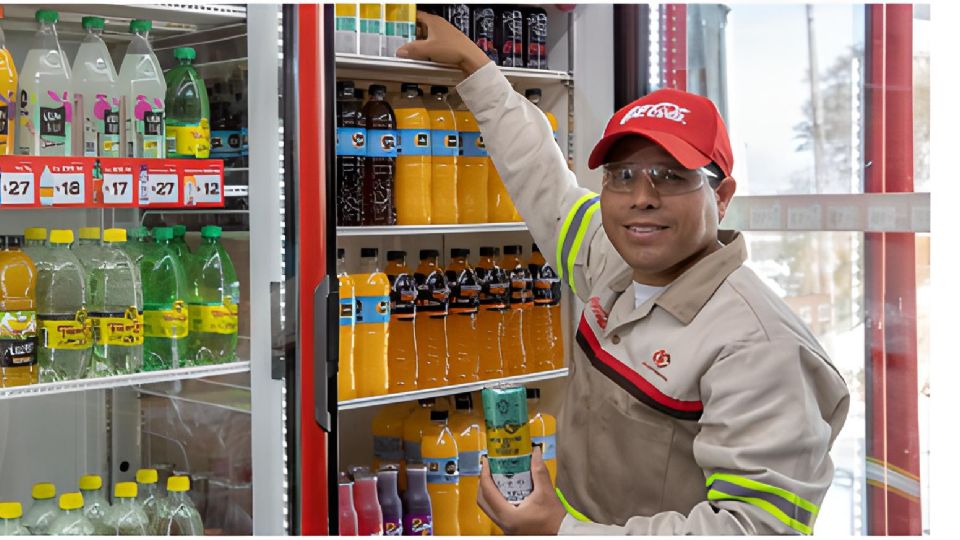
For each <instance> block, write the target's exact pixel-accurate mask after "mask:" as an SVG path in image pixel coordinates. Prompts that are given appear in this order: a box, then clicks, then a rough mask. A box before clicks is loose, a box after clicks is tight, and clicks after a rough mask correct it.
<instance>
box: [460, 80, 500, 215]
mask: <svg viewBox="0 0 960 540" xmlns="http://www.w3.org/2000/svg"><path fill="white" fill-rule="evenodd" d="M451 105H453V106H454V117H455V118H456V125H457V130H458V136H459V143H460V156H459V157H458V158H457V214H458V216H457V217H458V220H459V222H460V223H486V222H487V221H488V218H489V210H488V206H489V204H488V194H487V191H488V186H487V184H488V175H489V171H490V169H491V164H490V160H489V156H488V154H487V149H486V147H485V146H484V144H483V136H481V135H480V127H479V126H478V125H477V119H476V118H474V117H473V113H471V112H470V109H468V108H467V106H466V105H465V104H464V103H463V100H461V99H460V98H459V97H457V98H456V100H453V99H451Z"/></svg>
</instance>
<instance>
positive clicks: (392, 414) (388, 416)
mask: <svg viewBox="0 0 960 540" xmlns="http://www.w3.org/2000/svg"><path fill="white" fill-rule="evenodd" d="M412 410H413V404H412V403H410V402H406V403H391V404H389V405H384V406H383V407H381V408H380V410H379V411H378V412H377V415H376V416H374V417H373V423H372V424H371V430H370V431H371V432H372V434H373V467H372V469H373V470H376V471H379V470H380V467H381V466H382V465H383V464H384V463H397V464H400V465H401V466H402V465H403V461H404V456H403V422H404V421H405V420H406V419H407V416H409V414H410V412H411V411H412Z"/></svg>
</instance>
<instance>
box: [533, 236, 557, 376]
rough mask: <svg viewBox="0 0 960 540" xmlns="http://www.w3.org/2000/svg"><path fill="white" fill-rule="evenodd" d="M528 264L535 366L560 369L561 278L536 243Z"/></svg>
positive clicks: (544, 369)
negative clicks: (531, 280) (531, 281)
mask: <svg viewBox="0 0 960 540" xmlns="http://www.w3.org/2000/svg"><path fill="white" fill-rule="evenodd" d="M527 268H528V269H529V271H530V276H531V278H532V279H533V309H532V310H531V311H530V326H531V334H532V346H531V348H532V354H533V359H532V362H533V369H534V370H535V371H547V370H551V369H560V368H561V367H563V329H562V326H561V324H562V323H561V320H560V279H559V277H558V276H557V273H556V271H554V269H553V267H552V266H550V265H549V264H547V262H546V260H545V259H544V258H543V254H542V253H540V248H538V247H537V245H536V244H534V245H533V253H532V254H531V255H530V261H529V262H528V263H527Z"/></svg>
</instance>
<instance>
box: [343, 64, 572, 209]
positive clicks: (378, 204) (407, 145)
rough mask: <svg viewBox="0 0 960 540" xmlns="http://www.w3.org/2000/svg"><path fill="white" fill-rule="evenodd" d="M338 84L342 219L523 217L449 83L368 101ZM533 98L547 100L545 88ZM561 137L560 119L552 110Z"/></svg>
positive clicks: (374, 92)
mask: <svg viewBox="0 0 960 540" xmlns="http://www.w3.org/2000/svg"><path fill="white" fill-rule="evenodd" d="M358 92H359V91H358V90H357V89H356V88H354V85H353V82H351V81H339V82H337V160H336V167H337V207H338V213H337V224H338V225H340V226H361V225H431V224H434V225H437V224H455V223H502V222H516V221H522V218H521V217H520V214H519V213H518V212H517V209H516V207H515V206H514V204H513V201H512V200H511V199H510V195H509V194H508V193H507V189H506V187H505V186H504V183H503V180H502V179H501V178H500V174H499V173H498V172H497V169H496V167H494V165H493V161H492V160H491V159H490V156H489V154H488V153H487V151H486V146H485V145H484V142H483V137H482V135H481V133H480V128H479V127H478V126H477V122H476V119H475V118H474V117H473V114H472V113H470V111H469V109H467V107H466V105H465V104H464V103H463V101H462V100H461V99H460V98H459V97H458V96H452V97H449V93H450V91H449V89H448V88H447V87H446V86H431V87H430V95H429V96H426V95H424V92H423V90H422V89H421V88H420V86H419V85H417V84H414V83H403V84H402V85H401V87H400V93H399V94H397V95H393V96H390V100H389V101H388V100H387V89H386V86H384V85H379V84H374V85H371V86H370V87H369V92H368V94H369V100H368V101H366V103H364V102H363V101H362V100H361V99H360V98H359V97H358V95H357V93H358ZM525 95H526V97H527V98H528V99H529V100H530V101H531V102H533V103H534V104H536V105H537V106H540V100H541V98H542V91H541V90H540V89H539V88H531V89H528V90H527V91H526V92H525ZM545 115H546V117H547V120H548V122H549V123H550V125H551V128H552V130H553V132H554V138H555V139H556V138H557V120H556V118H555V117H554V116H553V115H552V114H551V113H550V112H545Z"/></svg>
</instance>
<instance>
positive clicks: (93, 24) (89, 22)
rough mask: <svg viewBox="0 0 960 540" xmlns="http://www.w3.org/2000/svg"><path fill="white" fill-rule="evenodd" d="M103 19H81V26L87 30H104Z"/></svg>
mask: <svg viewBox="0 0 960 540" xmlns="http://www.w3.org/2000/svg"><path fill="white" fill-rule="evenodd" d="M103 22H104V21H103V19H101V18H100V17H84V18H82V19H80V26H82V27H83V28H84V30H86V29H87V28H99V29H101V30H102V29H103Z"/></svg>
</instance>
